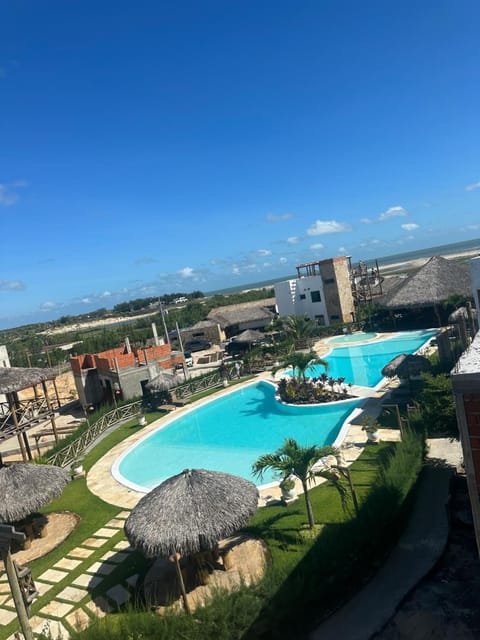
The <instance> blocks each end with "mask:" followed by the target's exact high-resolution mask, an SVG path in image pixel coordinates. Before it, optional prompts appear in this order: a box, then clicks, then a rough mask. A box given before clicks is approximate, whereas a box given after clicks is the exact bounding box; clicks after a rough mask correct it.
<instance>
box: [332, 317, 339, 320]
mask: <svg viewBox="0 0 480 640" xmlns="http://www.w3.org/2000/svg"><path fill="white" fill-rule="evenodd" d="M330 320H340V316H330Z"/></svg>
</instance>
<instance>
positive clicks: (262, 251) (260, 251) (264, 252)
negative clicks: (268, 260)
mask: <svg viewBox="0 0 480 640" xmlns="http://www.w3.org/2000/svg"><path fill="white" fill-rule="evenodd" d="M254 253H255V254H256V255H257V256H271V255H272V252H271V251H269V250H268V249H258V251H255V252H254Z"/></svg>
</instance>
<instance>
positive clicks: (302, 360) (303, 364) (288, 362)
mask: <svg viewBox="0 0 480 640" xmlns="http://www.w3.org/2000/svg"><path fill="white" fill-rule="evenodd" d="M316 364H318V365H321V366H323V367H325V369H328V362H327V361H326V360H323V359H322V358H319V357H318V356H317V354H316V353H315V351H310V352H309V353H302V352H301V351H294V352H293V353H291V354H290V355H288V356H287V357H286V358H284V360H283V362H282V363H281V364H280V366H278V367H275V369H274V370H273V373H276V372H277V371H278V370H279V369H283V368H285V367H292V369H293V375H294V376H295V377H296V378H298V380H305V374H306V372H307V369H308V368H309V367H311V366H313V365H316Z"/></svg>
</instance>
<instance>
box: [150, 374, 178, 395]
mask: <svg viewBox="0 0 480 640" xmlns="http://www.w3.org/2000/svg"><path fill="white" fill-rule="evenodd" d="M182 382H183V379H182V378H181V377H180V376H177V374H176V373H170V371H162V372H161V373H159V374H158V376H155V378H153V379H152V380H150V382H148V383H147V385H146V387H147V389H149V390H150V391H165V390H168V389H172V388H173V387H176V386H178V385H179V384H182Z"/></svg>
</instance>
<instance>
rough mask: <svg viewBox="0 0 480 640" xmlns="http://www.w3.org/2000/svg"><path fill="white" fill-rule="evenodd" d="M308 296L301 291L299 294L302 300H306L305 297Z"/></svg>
mask: <svg viewBox="0 0 480 640" xmlns="http://www.w3.org/2000/svg"><path fill="white" fill-rule="evenodd" d="M306 297H307V296H306V295H305V294H304V293H301V294H300V295H299V298H300V300H305V298H306Z"/></svg>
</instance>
